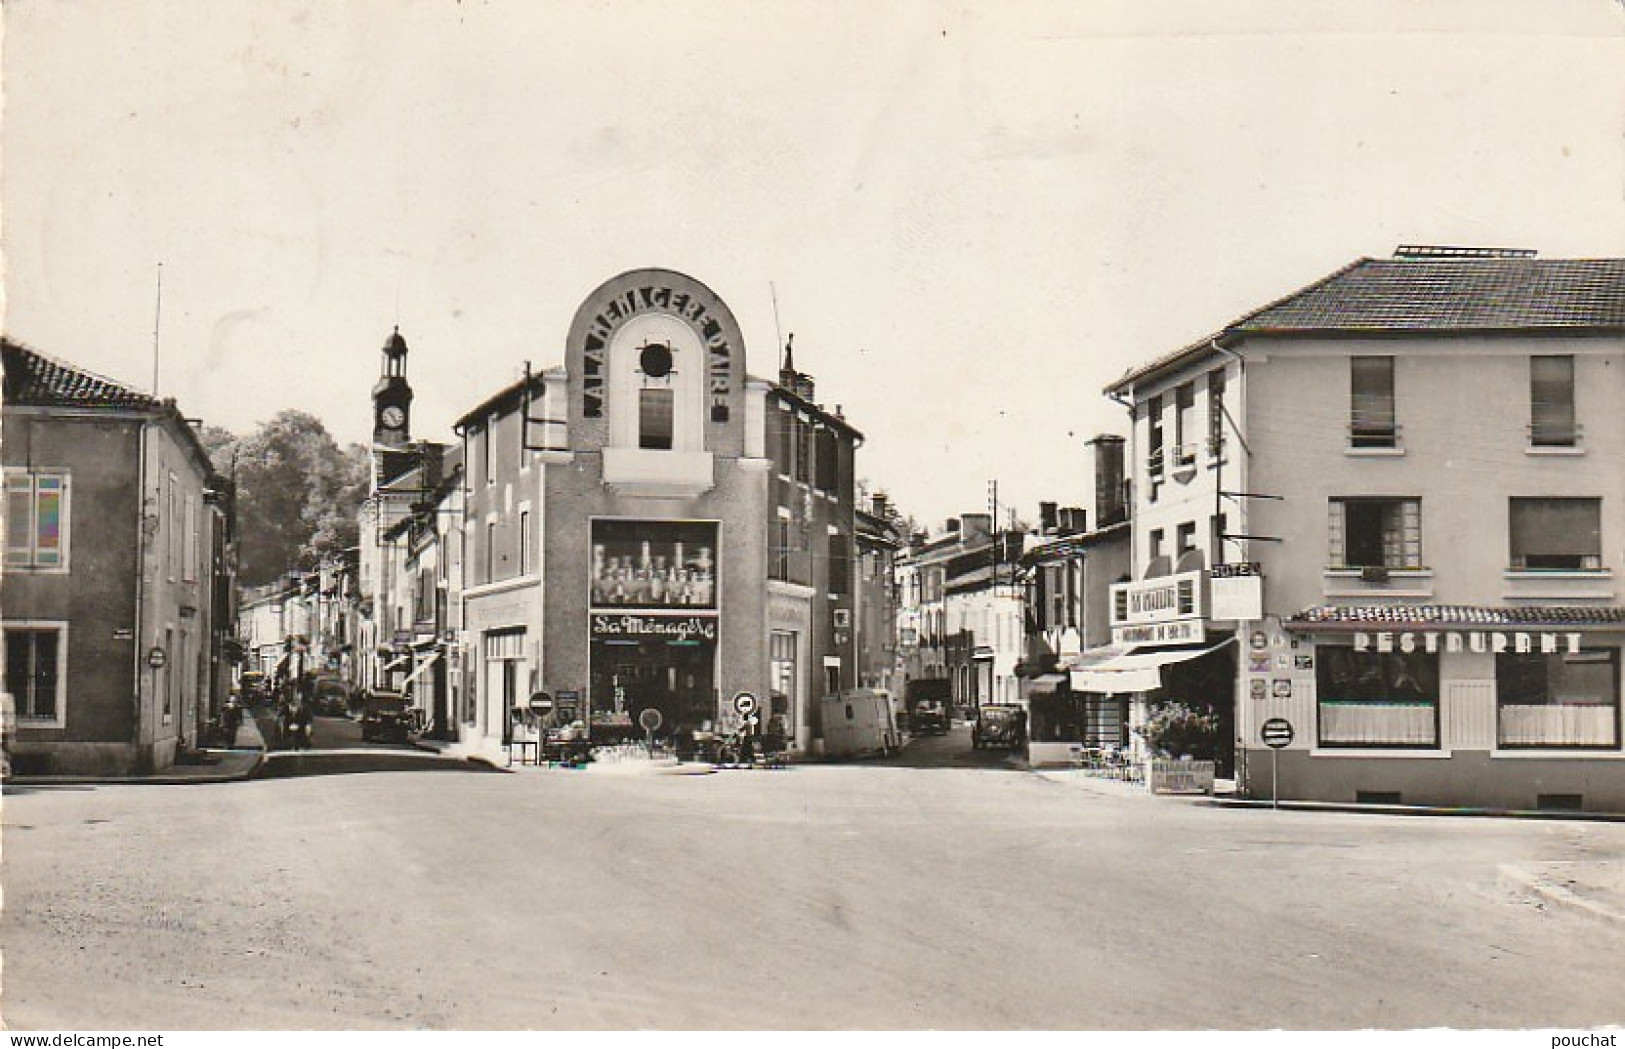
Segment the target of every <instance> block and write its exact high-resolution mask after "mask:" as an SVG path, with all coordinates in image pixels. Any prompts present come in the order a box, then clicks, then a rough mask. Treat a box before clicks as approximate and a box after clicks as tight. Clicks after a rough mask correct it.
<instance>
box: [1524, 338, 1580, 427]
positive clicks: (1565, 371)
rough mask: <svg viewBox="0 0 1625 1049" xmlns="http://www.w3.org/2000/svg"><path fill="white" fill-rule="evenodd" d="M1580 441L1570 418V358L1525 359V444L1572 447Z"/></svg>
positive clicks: (1576, 425) (1572, 415) (1571, 396)
mask: <svg viewBox="0 0 1625 1049" xmlns="http://www.w3.org/2000/svg"><path fill="white" fill-rule="evenodd" d="M1579 440H1580V427H1579V424H1578V423H1577V422H1576V421H1575V418H1574V358H1573V357H1569V356H1538V357H1531V358H1529V443H1530V445H1531V446H1533V447H1535V448H1573V447H1574V446H1575V445H1576V444H1578V443H1579Z"/></svg>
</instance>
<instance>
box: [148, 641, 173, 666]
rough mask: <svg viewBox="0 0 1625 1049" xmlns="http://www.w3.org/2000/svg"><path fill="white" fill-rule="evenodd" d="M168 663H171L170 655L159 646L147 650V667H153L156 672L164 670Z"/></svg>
mask: <svg viewBox="0 0 1625 1049" xmlns="http://www.w3.org/2000/svg"><path fill="white" fill-rule="evenodd" d="M168 662H169V653H168V652H165V651H164V650H163V649H162V648H161V647H159V646H158V645H154V646H152V647H151V648H149V649H147V666H149V667H151V668H152V669H154V670H162V669H163V666H164V664H165V663H168Z"/></svg>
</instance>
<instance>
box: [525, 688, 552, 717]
mask: <svg viewBox="0 0 1625 1049" xmlns="http://www.w3.org/2000/svg"><path fill="white" fill-rule="evenodd" d="M552 709H553V697H552V696H550V695H548V694H547V693H546V692H532V693H531V694H530V712H531V713H532V714H546V713H548V712H549V711H551V710H552Z"/></svg>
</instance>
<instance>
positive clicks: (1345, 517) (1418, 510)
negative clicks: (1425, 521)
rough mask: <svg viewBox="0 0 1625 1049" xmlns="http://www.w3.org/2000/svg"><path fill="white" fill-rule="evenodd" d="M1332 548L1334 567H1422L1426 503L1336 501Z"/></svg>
mask: <svg viewBox="0 0 1625 1049" xmlns="http://www.w3.org/2000/svg"><path fill="white" fill-rule="evenodd" d="M1328 548H1329V557H1328V563H1329V564H1330V565H1331V567H1333V568H1421V567H1422V501H1421V500H1420V499H1390V498H1353V499H1333V500H1331V520H1330V536H1329V542H1328Z"/></svg>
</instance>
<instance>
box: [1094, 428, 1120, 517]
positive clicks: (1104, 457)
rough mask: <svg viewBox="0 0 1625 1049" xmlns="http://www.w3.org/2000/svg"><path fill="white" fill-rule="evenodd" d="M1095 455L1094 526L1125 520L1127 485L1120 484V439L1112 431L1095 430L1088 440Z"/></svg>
mask: <svg viewBox="0 0 1625 1049" xmlns="http://www.w3.org/2000/svg"><path fill="white" fill-rule="evenodd" d="M1089 447H1090V448H1091V449H1092V450H1093V452H1094V459H1095V527H1096V528H1105V527H1106V526H1107V525H1113V524H1116V523H1117V522H1119V521H1126V520H1128V498H1127V497H1128V489H1127V486H1126V485H1125V484H1124V473H1123V471H1124V465H1125V463H1124V455H1123V451H1124V443H1123V438H1121V437H1119V436H1118V435H1117V434H1114V433H1103V434H1099V435H1097V436H1096V437H1094V439H1092V440H1091V441H1090V442H1089Z"/></svg>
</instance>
